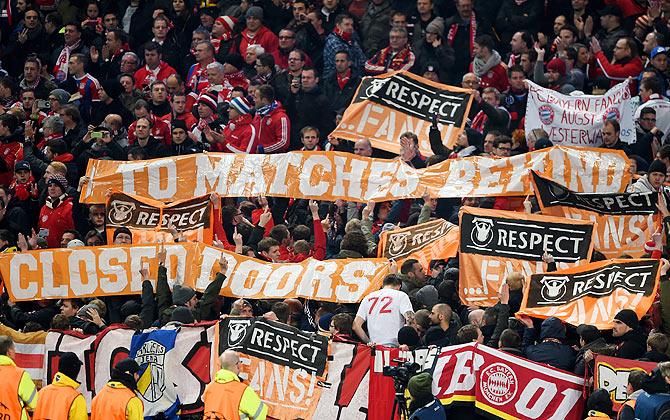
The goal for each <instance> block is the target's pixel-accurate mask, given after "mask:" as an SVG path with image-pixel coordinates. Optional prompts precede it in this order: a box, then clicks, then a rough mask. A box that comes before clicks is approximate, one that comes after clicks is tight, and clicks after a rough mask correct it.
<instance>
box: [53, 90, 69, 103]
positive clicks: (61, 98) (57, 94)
mask: <svg viewBox="0 0 670 420" xmlns="http://www.w3.org/2000/svg"><path fill="white" fill-rule="evenodd" d="M49 96H53V97H54V98H56V100H57V101H58V103H59V104H61V105H65V104H66V103H68V102H69V101H70V94H69V93H68V92H67V91H66V90H64V89H54V90H52V91H51V92H49Z"/></svg>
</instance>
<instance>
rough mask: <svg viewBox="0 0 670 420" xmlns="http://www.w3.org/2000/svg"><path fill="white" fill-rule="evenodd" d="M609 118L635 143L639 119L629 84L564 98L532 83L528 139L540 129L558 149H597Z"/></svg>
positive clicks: (625, 141)
mask: <svg viewBox="0 0 670 420" xmlns="http://www.w3.org/2000/svg"><path fill="white" fill-rule="evenodd" d="M606 119H614V120H617V121H618V122H619V125H620V126H621V132H620V135H619V137H620V138H621V141H622V142H624V143H628V144H630V143H635V136H636V134H635V122H634V121H635V120H634V118H633V106H632V104H631V97H630V90H629V88H628V82H627V81H625V82H622V83H619V84H618V85H616V86H614V87H613V88H611V89H610V90H608V91H607V92H605V94H604V95H581V96H570V95H563V94H561V93H559V92H556V91H554V90H551V89H546V88H543V87H542V86H539V85H536V84H535V83H533V82H531V81H528V103H527V105H526V137H528V136H529V135H530V132H531V131H532V130H534V129H536V128H542V129H544V130H545V131H546V132H547V133H549V140H551V141H552V143H554V145H556V146H587V147H597V146H600V145H601V144H602V135H601V133H600V130H602V128H603V122H604V121H605V120H606Z"/></svg>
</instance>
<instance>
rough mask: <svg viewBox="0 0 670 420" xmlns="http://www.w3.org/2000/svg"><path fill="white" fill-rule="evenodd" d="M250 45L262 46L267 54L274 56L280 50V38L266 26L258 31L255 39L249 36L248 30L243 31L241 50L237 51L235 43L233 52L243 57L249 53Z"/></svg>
mask: <svg viewBox="0 0 670 420" xmlns="http://www.w3.org/2000/svg"><path fill="white" fill-rule="evenodd" d="M249 45H260V46H261V47H263V49H264V50H265V52H266V53H268V54H274V52H275V51H277V50H278V49H279V38H277V35H275V34H274V32H272V31H271V30H269V29H268V28H266V27H265V26H261V27H260V29H258V31H256V33H255V34H254V36H253V37H250V36H249V32H248V30H247V29H245V30H243V31H242V40H241V41H240V45H239V47H238V48H239V49H238V50H237V51H235V47H237V45H235V43H233V48H232V51H231V52H234V53H238V54H240V55H241V56H242V57H244V56H245V54H246V53H247V47H248V46H249Z"/></svg>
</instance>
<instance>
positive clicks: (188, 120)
mask: <svg viewBox="0 0 670 420" xmlns="http://www.w3.org/2000/svg"><path fill="white" fill-rule="evenodd" d="M173 119H175V117H174V116H173V115H172V114H170V124H172V120H173ZM176 119H178V120H181V121H184V124H186V129H187V130H188V131H191V129H192V128H193V126H194V125H196V124H197V123H198V119H197V118H195V116H194V115H193V114H192V113H190V112H184V113H183V114H179V115H177V117H176Z"/></svg>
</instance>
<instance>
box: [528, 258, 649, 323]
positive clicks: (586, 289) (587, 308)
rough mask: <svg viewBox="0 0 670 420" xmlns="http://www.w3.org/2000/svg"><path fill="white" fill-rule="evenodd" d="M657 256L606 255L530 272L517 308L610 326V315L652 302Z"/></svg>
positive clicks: (642, 310) (644, 308)
mask: <svg viewBox="0 0 670 420" xmlns="http://www.w3.org/2000/svg"><path fill="white" fill-rule="evenodd" d="M659 277H660V269H659V261H658V260H651V259H645V260H628V259H626V260H607V261H599V262H595V263H589V264H583V265H580V266H577V267H572V268H568V269H565V270H560V271H554V272H551V273H542V274H536V275H533V276H531V277H530V283H529V284H528V286H527V287H526V289H525V290H524V296H523V301H522V303H521V310H520V311H519V312H517V314H523V315H528V316H533V317H537V318H548V317H550V316H553V317H556V318H559V319H562V320H563V321H565V322H567V323H568V324H572V325H575V326H577V325H581V324H589V325H594V326H596V327H597V328H599V329H601V330H607V329H611V328H612V320H613V319H614V316H615V315H616V314H617V312H619V311H620V310H622V309H632V310H634V311H635V313H637V316H638V318H640V319H641V318H642V316H643V315H644V314H646V313H647V311H648V310H649V308H650V307H651V304H652V303H653V302H654V298H655V296H656V290H657V288H658V281H659Z"/></svg>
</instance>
